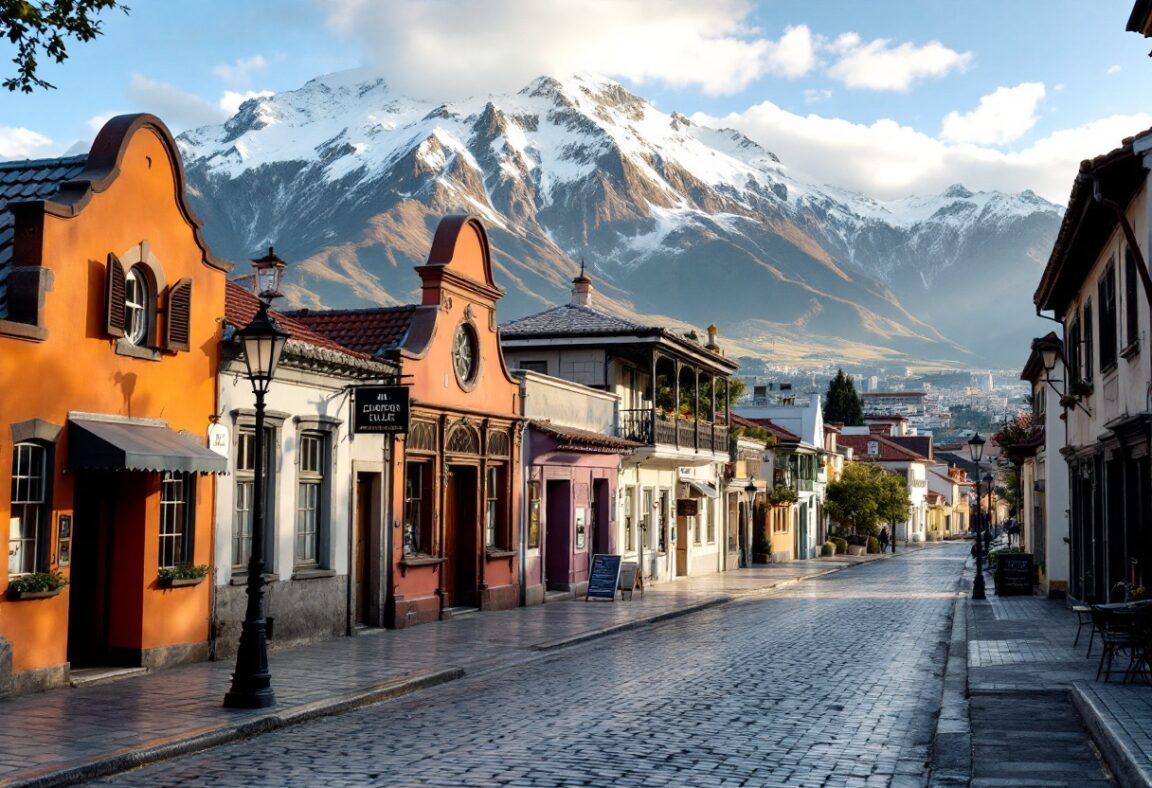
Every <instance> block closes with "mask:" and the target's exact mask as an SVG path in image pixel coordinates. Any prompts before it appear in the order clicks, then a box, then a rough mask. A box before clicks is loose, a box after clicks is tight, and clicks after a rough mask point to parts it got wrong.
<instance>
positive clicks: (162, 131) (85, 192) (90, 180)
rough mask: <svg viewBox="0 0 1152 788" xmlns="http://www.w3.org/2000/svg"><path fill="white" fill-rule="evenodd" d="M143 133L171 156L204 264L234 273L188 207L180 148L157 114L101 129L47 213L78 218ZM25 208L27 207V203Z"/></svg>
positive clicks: (180, 202)
mask: <svg viewBox="0 0 1152 788" xmlns="http://www.w3.org/2000/svg"><path fill="white" fill-rule="evenodd" d="M142 131H145V132H151V133H153V134H155V135H156V137H157V138H158V139H159V140H160V143H161V145H162V147H163V148H164V150H165V152H166V153H167V155H168V165H169V166H170V167H171V168H172V176H173V180H174V182H175V184H176V189H175V192H176V194H175V195H174V197H175V200H176V206H177V208H178V209H179V211H180V213H181V215H182V216H183V217H184V219H185V221H187V222H188V226H189V227H190V228H191V230H192V236H193V238H194V239H195V240H196V245H197V246H198V247H199V248H200V251H201V252H202V253H203V255H204V256H203V262H204V264H205V265H208V266H211V267H212V268H216V269H218V270H221V271H225V272H227V271H231V270H232V264H231V263H228V262H226V261H224V260H220V259H218V258H217V257H216V256H215V255H213V254H212V251H211V249H209V248H208V243H207V242H206V241H205V240H204V237H203V235H202V234H201V231H200V228H201V227H202V225H203V222H201V221H200V217H198V216H197V215H196V213H195V212H194V211H193V210H192V207H191V206H190V205H189V204H188V198H187V185H186V181H185V179H184V161H183V158H182V157H181V155H180V149H179V148H178V147H177V145H176V139H175V138H174V137H173V136H172V132H171V131H169V130H168V127H167V126H166V125H164V121H162V120H160V118H158V117H156V116H155V115H151V114H148V113H144V112H142V113H138V114H134V115H117V116H116V117H114V118H112V119H111V120H109V121H108V122H107V123H105V124H104V126H103V127H102V128H101V129H100V133H99V134H97V135H96V140H95V141H94V142H93V143H92V149H91V150H90V151H89V153H88V161H87V166H86V167H85V168H84V170H83V172H81V173H80V174H79V175H77V176H76V177H75V178H74V179H72V180H70V181H68V182H66V183H64V184H63V185H62V186H61V187H60V190H59V191H58V192H57V193H56V194H55V195H54V196H53V197H52V199H51V200H46V201H45V202H44V203H43V210H44V212H45V213H48V214H51V215H53V216H59V217H63V218H71V217H74V216H77V215H79V214H80V212H81V211H83V210H84V207H85V206H86V205H87V204H88V203H89V201H90V200H91V199H92V197H93V195H95V194H99V193H101V192H103V191H105V190H107V189H108V188H109V187H110V186H111V185H112V183H113V182H115V180H116V178H117V177H119V175H120V171H121V167H122V166H123V161H124V154H125V153H126V151H127V149H128V146H129V144H130V143H131V141H132V138H133V137H134V136H135V135H136V134H138V133H140V132H142ZM24 205H28V203H25V204H24ZM13 207H16V206H15V205H14V206H13Z"/></svg>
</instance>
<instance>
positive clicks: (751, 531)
mask: <svg viewBox="0 0 1152 788" xmlns="http://www.w3.org/2000/svg"><path fill="white" fill-rule="evenodd" d="M744 492H746V493H748V528H747V529H745V533H743V534H741V536H742V537H743V542H744V544H743V545H741V547H740V562H741V565H742V566H744V567H749V566H751V565H752V562H751V561H749V560H748V556H747V555H746V554H747V552H748V550H749V549H750V541H751V539H755V532H756V492H757V489H756V480H755V479H753V478H752V477H748V486H747V487H745V488H744Z"/></svg>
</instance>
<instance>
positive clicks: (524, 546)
mask: <svg viewBox="0 0 1152 788" xmlns="http://www.w3.org/2000/svg"><path fill="white" fill-rule="evenodd" d="M527 383H528V381H527V379H526V376H521V377H520V415H521V416H522V417H524V418H523V421H521V422H520V516H519V518H517V519H518V520H519V521H520V544H519V545H518V546H517V549H518V550H519V552H520V572H519V575H520V607H524V606H526V605H527V604H528V588H527V583H528V568H527V564H528V505H529V503H528V473H527V470H528V462H527V460H526V459H525V456H526V455H527V453H528V444H527V440H528V417H527V415H526V414H525V413H524V402H525V400H526V399H527V398H528V393H527V391H526V389H527Z"/></svg>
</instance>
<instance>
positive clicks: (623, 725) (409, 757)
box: [100, 545, 967, 787]
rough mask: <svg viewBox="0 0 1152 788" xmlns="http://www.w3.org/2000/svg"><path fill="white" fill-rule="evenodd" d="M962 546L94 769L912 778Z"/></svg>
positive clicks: (627, 781) (137, 774)
mask: <svg viewBox="0 0 1152 788" xmlns="http://www.w3.org/2000/svg"><path fill="white" fill-rule="evenodd" d="M966 553H967V549H966V546H965V545H954V546H944V547H939V548H937V549H932V550H922V551H918V552H916V553H915V554H912V555H908V556H904V557H903V558H902V559H900V560H891V561H877V562H875V563H871V564H868V565H865V566H860V567H857V568H856V569H855V570H853V571H851V572H840V573H836V574H832V575H827V576H824V577H821V578H818V579H815V580H810V581H807V582H804V583H801V584H798V585H794V586H791V587H789V588H788V589H786V590H783V591H781V592H778V593H776V594H773V595H771V596H764V597H757V598H746V599H743V600H740V601H737V602H734V603H731V604H728V605H725V606H723V607H719V608H712V609H710V610H707V611H703V612H699V613H696V614H694V615H692V616H689V617H686V618H680V619H676V620H674V621H669V622H665V623H663V624H659V625H655V626H652V627H647V628H643V629H639V630H635V631H630V632H626V633H623V634H621V635H616V636H613V637H611V638H608V639H604V640H598V641H594V642H588V643H584V644H580V645H576V646H572V647H568V648H564V649H561V650H558V651H555V652H552V653H551V654H549V655H548V656H546V657H544V658H541V659H538V660H536V661H533V662H530V663H527V664H520V665H517V666H516V667H514V668H511V669H505V670H490V671H488V672H487V673H485V674H484V675H481V676H474V677H471V678H466V679H464V680H461V681H458V682H455V683H452V684H446V685H442V686H440V687H437V688H435V689H432V690H425V691H422V692H419V693H416V694H412V695H408V696H405V697H403V698H401V699H398V700H393V701H390V702H388V703H384V704H380V705H377V706H373V707H369V708H367V709H362V710H360V711H357V712H353V713H350V714H346V715H343V716H340V717H334V718H329V719H325V720H321V721H316V722H311V723H306V724H302V725H298V726H295V727H292V728H288V729H284V730H281V731H278V732H275V733H271V734H268V735H266V736H262V737H259V738H256V739H251V740H248V741H244V742H239V743H236V744H232V745H228V746H224V747H220V748H217V749H214V750H211V751H208V752H204V753H201V754H198V755H194V756H188V757H184V758H180V759H176V760H172V761H167V762H163V763H159V764H156V765H153V766H151V767H147V768H144V769H140V770H137V771H134V772H128V773H125V774H121V775H117V776H115V777H112V778H108V779H106V780H104V781H102V782H101V783H100V784H102V785H116V786H143V785H148V786H152V785H189V784H196V785H205V784H208V785H225V786H227V785H388V786H409V785H442V786H457V785H467V786H487V785H517V786H575V785H591V786H602V785H604V786H606V785H613V786H626V785H636V786H639V785H653V786H655V785H661V786H662V785H684V786H690V785H702V786H703V785H706V786H722V785H766V786H829V787H832V786H845V787H847V786H889V785H891V786H921V785H923V784H924V782H925V779H926V765H925V761H926V759H927V758H928V755H929V744H930V741H931V738H932V734H933V731H934V726H935V722H934V720H935V715H936V712H937V710H938V708H939V703H940V692H941V676H942V673H943V665H944V656H945V651H946V645H947V641H948V639H949V637H950V632H951V627H950V623H951V619H950V617H951V614H952V610H953V600H954V598H955V593H954V592H955V589H956V585H957V579H958V577H959V574H960V568H961V564H962V563H963V559H964V557H965V555H966Z"/></svg>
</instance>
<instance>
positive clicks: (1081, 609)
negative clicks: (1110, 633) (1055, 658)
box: [1072, 605, 1096, 659]
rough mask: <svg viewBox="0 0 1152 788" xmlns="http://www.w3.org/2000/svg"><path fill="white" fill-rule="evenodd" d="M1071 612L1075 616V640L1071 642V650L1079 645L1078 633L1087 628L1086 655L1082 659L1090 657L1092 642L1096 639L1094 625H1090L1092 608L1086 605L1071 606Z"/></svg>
mask: <svg viewBox="0 0 1152 788" xmlns="http://www.w3.org/2000/svg"><path fill="white" fill-rule="evenodd" d="M1072 612H1073V613H1075V614H1076V639H1075V640H1073V641H1072V648H1076V647H1077V646H1078V645H1080V632H1081V631H1083V629H1084V627H1088V653H1087V654H1085V655H1084V658H1085V659H1087V658H1088V657H1090V656H1092V641H1093V640H1095V639H1096V625H1095V624H1093V623H1092V608H1091V607H1089V606H1088V605H1073V606H1072Z"/></svg>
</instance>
